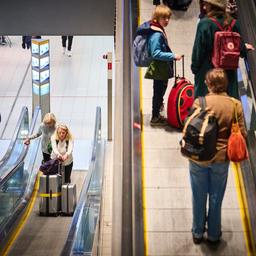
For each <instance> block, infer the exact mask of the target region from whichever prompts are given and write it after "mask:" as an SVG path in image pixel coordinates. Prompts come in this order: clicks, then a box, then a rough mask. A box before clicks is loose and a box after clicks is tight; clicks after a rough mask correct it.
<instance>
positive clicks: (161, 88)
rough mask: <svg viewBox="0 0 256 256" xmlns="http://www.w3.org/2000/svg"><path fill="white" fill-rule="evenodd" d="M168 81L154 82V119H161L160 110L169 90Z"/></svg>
mask: <svg viewBox="0 0 256 256" xmlns="http://www.w3.org/2000/svg"><path fill="white" fill-rule="evenodd" d="M167 83H168V81H162V80H154V82H153V99H152V117H159V114H160V108H161V106H162V104H163V101H164V94H165V92H166V89H167Z"/></svg>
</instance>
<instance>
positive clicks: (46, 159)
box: [43, 152, 51, 162]
mask: <svg viewBox="0 0 256 256" xmlns="http://www.w3.org/2000/svg"><path fill="white" fill-rule="evenodd" d="M50 159H51V155H50V154H47V153H44V152H43V161H44V162H47V161H49V160H50Z"/></svg>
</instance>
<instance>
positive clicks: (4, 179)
mask: <svg viewBox="0 0 256 256" xmlns="http://www.w3.org/2000/svg"><path fill="white" fill-rule="evenodd" d="M23 108H26V107H23ZM40 112H41V110H40V108H39V107H36V108H35V111H34V114H33V118H32V121H31V125H30V128H29V135H31V134H32V133H33V132H34V129H35V125H36V121H37V118H38V115H39V114H40ZM16 139H17V137H16ZM14 143H15V142H14ZM11 152H12V150H11ZM27 152H28V146H26V145H24V149H23V151H22V153H21V155H20V156H19V158H18V160H17V162H16V164H15V165H14V166H12V167H11V168H10V170H9V171H8V172H6V173H5V174H4V175H3V176H1V178H0V187H1V186H2V185H3V184H5V182H7V181H8V180H9V178H10V177H12V176H13V175H14V174H15V173H16V171H17V170H18V166H20V164H21V163H22V162H23V161H24V159H25V157H26V155H27Z"/></svg>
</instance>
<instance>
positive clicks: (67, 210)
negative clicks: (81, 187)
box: [61, 183, 76, 215]
mask: <svg viewBox="0 0 256 256" xmlns="http://www.w3.org/2000/svg"><path fill="white" fill-rule="evenodd" d="M61 191H62V192H61V212H62V214H63V215H73V213H74V211H75V208H76V184H71V183H68V184H63V185H62V188H61Z"/></svg>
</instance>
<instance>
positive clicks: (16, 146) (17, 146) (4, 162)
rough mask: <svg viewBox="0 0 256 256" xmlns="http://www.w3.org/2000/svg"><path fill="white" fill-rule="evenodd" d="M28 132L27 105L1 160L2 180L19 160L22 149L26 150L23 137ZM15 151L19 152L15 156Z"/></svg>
mask: <svg viewBox="0 0 256 256" xmlns="http://www.w3.org/2000/svg"><path fill="white" fill-rule="evenodd" d="M28 132H29V121H28V109H27V107H23V108H22V110H21V113H20V117H19V119H18V122H17V125H16V128H15V130H14V133H13V136H12V139H11V141H10V144H9V146H8V149H7V151H6V153H5V155H4V156H3V158H2V159H1V160H0V181H1V180H2V179H3V177H4V175H5V174H6V173H8V168H9V167H12V166H13V164H15V163H16V162H17V161H18V157H19V156H20V155H21V153H22V151H24V149H25V146H24V144H23V141H22V139H23V138H24V136H27V135H28ZM13 151H16V153H17V154H16V155H15V157H13V154H12V152H13ZM11 156H12V158H11Z"/></svg>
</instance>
